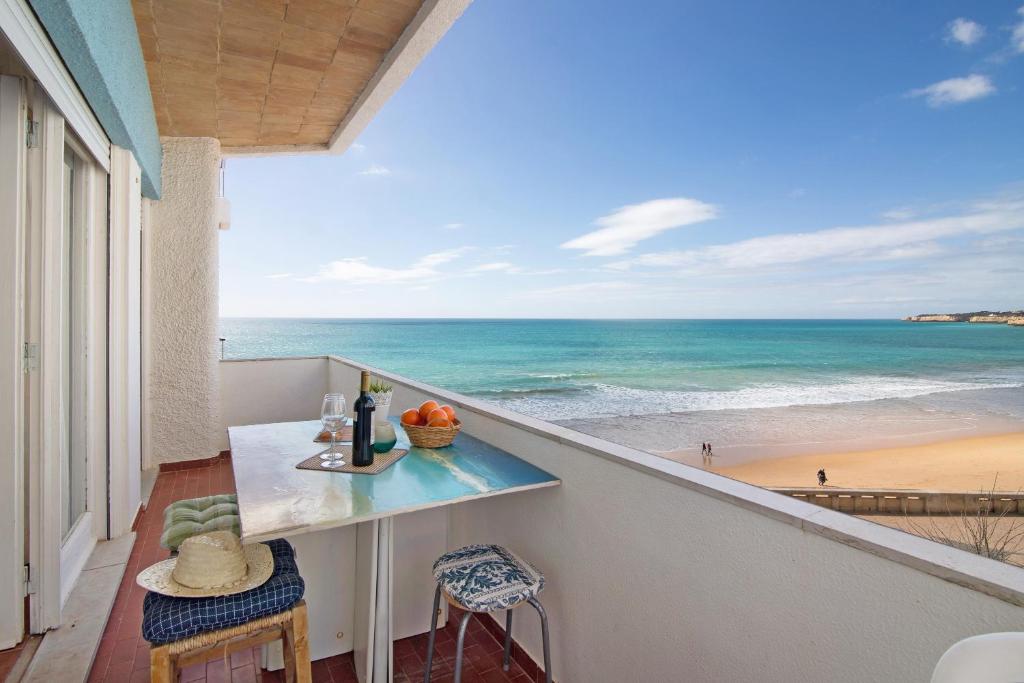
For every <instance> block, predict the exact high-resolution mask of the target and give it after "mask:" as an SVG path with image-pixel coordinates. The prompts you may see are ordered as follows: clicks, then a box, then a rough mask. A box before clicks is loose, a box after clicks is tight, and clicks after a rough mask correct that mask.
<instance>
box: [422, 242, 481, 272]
mask: <svg viewBox="0 0 1024 683" xmlns="http://www.w3.org/2000/svg"><path fill="white" fill-rule="evenodd" d="M471 251H473V247H458V248H457V249H445V250H444V251H435V252H434V253H433V254H427V255H426V256H424V257H423V258H421V259H420V260H419V261H417V262H416V263H415V265H414V267H419V268H436V267H437V266H441V265H444V264H445V263H450V262H452V261H454V260H455V259H457V258H462V257H463V256H465V255H466V254H468V253H469V252H471Z"/></svg>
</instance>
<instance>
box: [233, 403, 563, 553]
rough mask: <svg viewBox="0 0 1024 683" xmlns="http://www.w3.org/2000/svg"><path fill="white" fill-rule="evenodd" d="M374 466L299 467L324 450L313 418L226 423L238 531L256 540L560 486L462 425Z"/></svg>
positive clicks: (401, 440)
mask: <svg viewBox="0 0 1024 683" xmlns="http://www.w3.org/2000/svg"><path fill="white" fill-rule="evenodd" d="M392 422H393V423H394V424H395V425H396V428H395V431H396V432H397V435H398V443H397V445H396V446H395V447H396V448H409V454H408V455H406V456H405V457H403V458H401V459H400V460H399V461H398V462H396V463H395V464H394V465H392V466H391V467H389V468H388V469H386V470H384V471H383V472H381V473H380V474H348V473H343V472H318V471H313V470H300V469H297V468H296V467H295V465H296V464H298V463H299V462H301V461H303V460H305V459H306V458H309V457H310V456H312V455H315V454H317V453H319V452H321V451H323V450H324V449H325V448H326V446H325V445H324V444H320V443H314V441H313V437H315V436H316V434H317V433H318V432H319V431H320V429H321V427H320V421H319V420H309V421H305V422H279V423H275V424H263V425H249V426H244V427H230V428H229V429H228V436H229V439H230V441H231V464H232V468H233V470H234V475H235V487H236V490H237V492H238V508H239V515H240V517H241V523H242V539H243V540H245V541H259V540H267V539H271V538H277V537H279V536H286V535H295V534H299V533H304V532H308V531H316V530H318V529H328V528H332V527H337V526H343V525H346V524H354V523H357V522H363V521H368V520H371V519H378V518H381V517H389V516H393V515H397V514H401V513H403V512H412V511H415V510H424V509H427V508H432V507H438V506H441V505H450V504H453V503H458V502H462V501H467V500H473V499H476V498H485V497H488V496H494V495H500V494H505V493H513V492H516V491H525V490H530V489H536V488H543V487H548V486H558V485H559V484H560V483H561V481H560V480H559V479H558V478H557V477H554V476H552V475H551V474H548V473H547V472H545V471H544V470H542V469H539V468H537V467H534V466H533V465H531V464H530V463H528V462H526V461H525V460H522V459H520V458H517V457H516V456H514V455H512V454H511V453H508V452H507V451H503V450H501V449H500V448H496V447H494V446H492V445H490V444H488V443H486V442H484V441H481V440H480V439H477V438H474V437H472V436H470V435H468V434H466V433H461V434H459V435H458V436H457V437H456V439H455V442H454V443H453V444H452V445H451V446H448V447H446V448H437V449H432V448H416V447H410V445H409V440H408V437H407V436H406V434H405V431H404V430H403V429H402V428H401V426H400V425H399V424H398V422H397V420H394V419H392Z"/></svg>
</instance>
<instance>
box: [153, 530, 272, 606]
mask: <svg viewBox="0 0 1024 683" xmlns="http://www.w3.org/2000/svg"><path fill="white" fill-rule="evenodd" d="M242 553H243V554H244V555H245V564H246V565H247V567H248V571H246V573H245V576H244V577H243V578H242V579H241V580H239V581H238V582H236V583H233V584H230V585H227V586H216V587H212V588H192V587H190V586H183V585H182V584H180V583H178V582H177V581H175V580H174V577H173V576H172V572H173V571H174V566H175V565H176V564H177V563H178V558H177V557H172V558H171V559H169V560H164V561H163V562H157V563H156V564H154V565H151V566H149V567H146V568H145V569H143V570H142V571H141V572H139V574H138V576H136V577H135V582H136V583H137V584H139V585H140V586H142V587H143V588H145V589H146V590H148V591H153V592H154V593H160V594H161V595H169V596H171V597H173V598H216V597H220V596H224V595H235V594H236V593H244V592H245V591H249V590H252V589H253V588H258V587H260V586H262V585H263V584H265V583H266V582H267V579H269V578H270V576H271V574H273V573H274V555H273V553H271V552H270V547H269V546H267V545H266V544H264V543H253V544H251V545H245V546H242Z"/></svg>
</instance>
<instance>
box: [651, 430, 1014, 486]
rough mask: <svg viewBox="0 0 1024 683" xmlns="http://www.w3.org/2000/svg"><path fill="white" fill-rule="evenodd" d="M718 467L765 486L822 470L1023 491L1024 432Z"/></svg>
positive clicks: (899, 481)
mask: <svg viewBox="0 0 1024 683" xmlns="http://www.w3.org/2000/svg"><path fill="white" fill-rule="evenodd" d="M661 455H665V456H666V457H670V458H672V457H673V454H672V453H663V454H661ZM673 459H675V458H673ZM687 459H689V458H687ZM723 465H724V462H723V461H722V460H721V459H719V460H718V461H717V462H714V464H713V465H712V466H711V467H710V468H709V469H710V470H711V471H714V472H717V473H719V474H723V475H725V476H728V477H732V478H733V479H739V480H741V481H745V482H749V483H751V484H756V485H758V486H766V487H773V486H816V485H817V479H816V474H817V471H818V470H819V469H820V468H825V471H826V473H827V475H828V484H829V485H830V486H836V487H840V488H893V489H924V490H939V491H968V492H974V491H988V490H990V489H992V487H993V481H994V480H995V479H996V476H997V475H998V482H997V484H996V489H997V490H999V491H1018V490H1022V489H1024V432H1014V433H1009V434H998V435H991V436H974V437H967V438H958V439H950V440H944V441H938V442H934V443H924V444H917V445H910V446H897V447H891V448H877V449H870V450H856V451H844V452H837V453H818V454H811V455H795V456H791V457H782V458H778V457H776V458H766V459H762V460H756V461H752V462H745V463H741V464H737V465H729V466H723Z"/></svg>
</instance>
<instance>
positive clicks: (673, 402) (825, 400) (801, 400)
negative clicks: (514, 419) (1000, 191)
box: [489, 377, 1024, 420]
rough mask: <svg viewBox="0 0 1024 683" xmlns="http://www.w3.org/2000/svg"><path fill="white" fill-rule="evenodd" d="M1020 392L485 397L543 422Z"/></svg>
mask: <svg viewBox="0 0 1024 683" xmlns="http://www.w3.org/2000/svg"><path fill="white" fill-rule="evenodd" d="M1021 387H1024V382H1021V381H1019V380H1018V379H1017V378H1013V379H1010V378H1005V379H1002V380H993V381H954V380H940V379H927V378H894V377H857V378H849V379H839V380H836V381H835V382H831V383H828V384H813V385H807V384H762V385H758V386H752V387H746V388H743V389H736V390H732V391H659V390H651V389H634V388H630V387H621V386H615V385H611V384H591V385H586V386H580V387H577V389H576V390H574V391H566V390H565V389H551V390H547V391H545V390H522V391H518V392H517V390H507V391H504V390H497V391H495V392H493V393H492V395H491V396H490V397H489V398H490V400H493V401H495V402H496V403H498V404H500V405H501V406H503V407H505V408H509V409H511V410H515V411H518V412H521V413H525V414H527V415H533V416H535V417H540V418H543V419H546V420H568V419H574V418H600V417H616V416H629V415H658V414H667V413H685V412H699V411H707V410H737V409H739V410H745V409H756V408H784V407H789V406H800V405H836V404H843V403H855V402H859V401H877V400H882V399H900V398H914V397H917V396H926V395H929V394H938V393H944V392H952V391H969V390H977V389H1012V388H1021Z"/></svg>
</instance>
